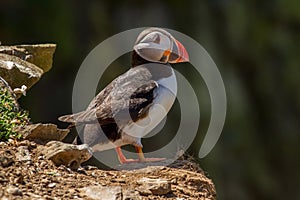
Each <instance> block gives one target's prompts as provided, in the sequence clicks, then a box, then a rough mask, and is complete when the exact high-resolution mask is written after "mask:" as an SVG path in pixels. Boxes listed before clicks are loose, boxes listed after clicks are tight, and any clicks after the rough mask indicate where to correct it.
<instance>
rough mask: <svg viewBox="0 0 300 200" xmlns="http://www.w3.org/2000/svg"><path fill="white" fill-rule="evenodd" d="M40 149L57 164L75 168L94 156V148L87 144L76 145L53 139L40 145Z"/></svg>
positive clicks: (40, 151) (41, 152)
mask: <svg viewBox="0 0 300 200" xmlns="http://www.w3.org/2000/svg"><path fill="white" fill-rule="evenodd" d="M38 151H39V153H40V154H43V155H44V156H45V158H46V159H50V160H52V161H53V163H54V164H55V165H57V166H59V165H65V166H67V167H69V168H71V169H73V170H75V169H78V167H79V166H80V164H81V163H83V162H85V161H87V160H88V159H90V158H91V157H92V150H91V148H90V147H89V146H88V145H87V144H82V145H74V144H66V143H63V142H59V141H51V142H48V143H47V144H46V145H45V146H40V147H39V148H38Z"/></svg>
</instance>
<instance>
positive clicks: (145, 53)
mask: <svg viewBox="0 0 300 200" xmlns="http://www.w3.org/2000/svg"><path fill="white" fill-rule="evenodd" d="M133 49H134V51H135V52H136V53H137V54H138V55H139V56H140V57H142V58H143V59H145V60H147V61H150V62H156V63H180V62H188V61H189V55H188V53H187V51H186V49H185V48H184V46H183V45H182V44H181V43H180V42H178V40H176V39H175V38H174V37H173V36H172V35H171V34H170V33H169V32H167V31H165V30H163V29H161V28H148V29H146V30H144V31H142V32H141V33H140V34H139V36H138V38H137V40H136V42H135V45H134V47H133Z"/></svg>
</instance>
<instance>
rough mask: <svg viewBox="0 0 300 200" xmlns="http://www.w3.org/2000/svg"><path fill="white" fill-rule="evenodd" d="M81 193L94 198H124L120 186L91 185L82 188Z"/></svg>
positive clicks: (119, 199)
mask: <svg viewBox="0 0 300 200" xmlns="http://www.w3.org/2000/svg"><path fill="white" fill-rule="evenodd" d="M80 191H81V193H82V194H83V195H85V196H86V197H87V198H89V199H93V200H122V188H121V187H120V186H105V187H104V186H89V187H84V188H81V189H80Z"/></svg>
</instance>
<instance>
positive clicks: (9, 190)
mask: <svg viewBox="0 0 300 200" xmlns="http://www.w3.org/2000/svg"><path fill="white" fill-rule="evenodd" d="M6 192H7V193H8V194H12V195H20V196H22V191H21V190H20V189H19V188H17V187H14V186H12V185H9V186H8V187H7V188H6Z"/></svg>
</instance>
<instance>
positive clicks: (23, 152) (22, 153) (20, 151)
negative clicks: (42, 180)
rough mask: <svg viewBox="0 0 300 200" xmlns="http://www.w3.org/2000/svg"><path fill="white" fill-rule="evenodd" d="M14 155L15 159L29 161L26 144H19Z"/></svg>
mask: <svg viewBox="0 0 300 200" xmlns="http://www.w3.org/2000/svg"><path fill="white" fill-rule="evenodd" d="M15 155H16V160H17V161H31V156H30V153H29V150H28V146H19V147H18V148H17V153H16V154H15Z"/></svg>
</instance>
